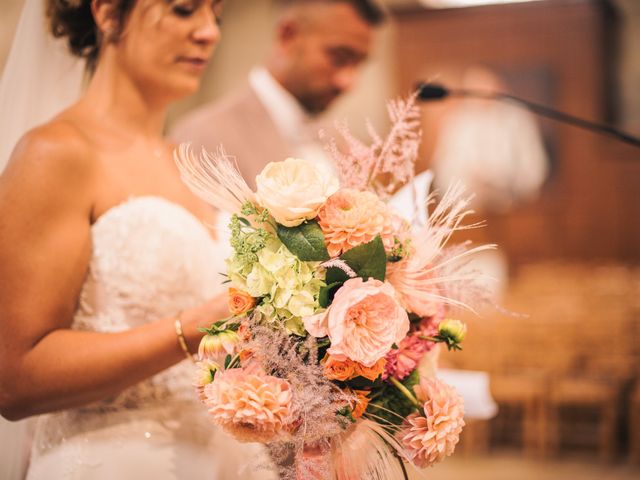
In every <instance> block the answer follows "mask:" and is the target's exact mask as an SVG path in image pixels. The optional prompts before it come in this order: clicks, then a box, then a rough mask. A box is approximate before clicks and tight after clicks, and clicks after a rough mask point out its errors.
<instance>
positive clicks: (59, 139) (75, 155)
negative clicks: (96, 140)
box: [7, 117, 95, 182]
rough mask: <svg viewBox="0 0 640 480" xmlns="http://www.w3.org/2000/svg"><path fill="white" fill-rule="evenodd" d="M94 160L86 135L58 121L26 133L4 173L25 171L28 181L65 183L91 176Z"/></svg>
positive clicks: (73, 125) (71, 123)
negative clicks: (39, 180)
mask: <svg viewBox="0 0 640 480" xmlns="http://www.w3.org/2000/svg"><path fill="white" fill-rule="evenodd" d="M94 159H95V152H94V148H93V146H92V144H91V142H90V141H89V139H88V138H87V137H86V135H84V133H83V132H82V130H81V129H80V128H78V126H77V125H75V124H74V123H73V122H71V121H69V120H67V119H65V118H64V117H62V118H55V119H53V120H52V121H50V122H48V123H45V124H43V125H40V126H38V127H36V128H34V129H32V130H30V131H29V132H27V133H26V134H25V135H24V136H23V137H22V138H21V139H20V141H19V142H18V144H17V145H16V147H15V149H14V151H13V153H12V155H11V160H10V162H9V165H8V168H7V170H8V171H11V170H13V171H17V172H20V171H25V170H28V171H29V172H30V175H29V177H30V178H34V174H36V175H37V176H42V177H44V178H46V179H47V180H56V177H60V178H59V179H60V180H62V181H64V182H67V181H69V180H72V179H80V178H81V177H83V176H84V175H91V174H92V172H93V171H95V160H94ZM70 176H71V177H72V178H69V177H70ZM85 180H86V178H85Z"/></svg>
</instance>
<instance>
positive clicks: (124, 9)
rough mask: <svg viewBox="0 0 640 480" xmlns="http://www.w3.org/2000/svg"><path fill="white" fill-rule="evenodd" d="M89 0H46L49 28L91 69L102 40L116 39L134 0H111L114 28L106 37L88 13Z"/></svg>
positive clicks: (89, 11) (90, 13)
mask: <svg viewBox="0 0 640 480" xmlns="http://www.w3.org/2000/svg"><path fill="white" fill-rule="evenodd" d="M91 1H92V0H46V2H47V6H46V8H47V18H48V20H49V28H50V30H51V33H52V35H53V36H54V37H56V38H66V39H67V43H68V45H69V49H70V50H71V52H72V53H73V54H74V55H77V56H79V57H82V58H84V59H85V60H86V62H87V68H88V69H89V70H93V69H94V67H95V64H96V61H97V59H98V53H99V52H100V45H101V43H102V41H105V40H107V41H111V40H117V39H118V38H119V36H120V35H121V34H122V30H123V28H124V24H125V20H126V18H127V15H128V14H129V12H131V8H132V7H133V4H134V2H135V1H136V0H113V12H112V15H113V18H114V20H115V22H114V24H115V25H116V28H115V30H114V31H113V32H109V38H102V35H101V34H100V31H99V30H98V26H97V25H96V22H95V20H94V18H93V13H92V12H91Z"/></svg>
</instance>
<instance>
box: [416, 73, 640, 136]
mask: <svg viewBox="0 0 640 480" xmlns="http://www.w3.org/2000/svg"><path fill="white" fill-rule="evenodd" d="M417 92H418V100H422V101H423V102H430V101H437V100H443V99H445V98H447V97H463V98H481V99H485V100H509V101H513V102H516V103H518V104H519V105H521V106H524V107H525V108H527V109H528V110H530V111H532V112H534V113H537V114H538V115H542V116H544V117H548V118H551V119H553V120H557V121H559V122H562V123H567V124H569V125H573V126H576V127H579V128H583V129H585V130H591V131H592V132H596V133H600V134H602V135H608V136H610V137H613V138H615V139H616V140H618V141H621V142H624V143H627V144H629V145H633V146H634V147H640V138H638V137H634V136H632V135H629V134H628V133H625V132H622V131H620V130H618V129H616V128H614V127H612V126H610V125H605V124H602V123H596V122H591V121H589V120H585V119H583V118H579V117H575V116H573V115H569V114H568V113H564V112H561V111H559V110H554V109H553V108H549V107H545V106H544V105H540V104H539V103H534V102H530V101H529V100H525V99H523V98H519V97H516V96H514V95H509V94H508V93H500V92H490V91H483V90H464V89H460V90H449V89H448V88H447V87H445V86H444V85H440V84H438V83H419V84H418V86H417Z"/></svg>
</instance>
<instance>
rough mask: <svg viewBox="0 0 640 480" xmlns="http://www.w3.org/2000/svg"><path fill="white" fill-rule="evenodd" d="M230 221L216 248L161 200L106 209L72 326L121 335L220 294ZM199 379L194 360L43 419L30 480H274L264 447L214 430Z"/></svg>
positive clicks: (95, 230)
mask: <svg viewBox="0 0 640 480" xmlns="http://www.w3.org/2000/svg"><path fill="white" fill-rule="evenodd" d="M226 220H227V218H224V217H222V216H219V218H218V220H217V225H216V230H217V232H218V238H217V240H213V239H212V237H211V236H210V235H209V232H208V231H207V229H206V228H205V227H204V226H203V225H202V224H201V223H200V222H199V221H198V219H197V218H195V217H194V216H193V215H192V214H191V213H190V212H189V211H188V210H186V209H185V208H183V207H182V206H180V205H177V204H174V203H171V202H169V201H167V200H165V199H163V198H161V197H152V196H149V197H133V198H131V199H130V200H128V201H126V202H124V203H122V204H120V205H118V206H116V207H114V208H112V209H110V210H109V211H107V212H106V213H105V214H104V215H102V216H101V217H100V218H99V219H98V220H97V222H96V223H95V224H94V225H93V226H92V229H91V233H92V240H93V253H92V258H91V263H90V267H89V271H88V274H87V278H86V279H85V282H84V285H83V289H82V293H81V297H80V302H79V305H78V309H77V312H76V315H75V317H74V322H73V328H74V329H79V330H92V331H99V332H119V331H123V330H127V329H130V328H133V327H136V326H138V325H142V324H145V323H148V322H152V321H153V320H156V319H158V318H163V317H167V316H171V315H175V314H176V313H177V312H179V311H180V310H183V309H185V308H188V307H191V306H195V305H198V304H200V303H201V302H203V301H205V300H207V299H210V298H211V296H212V295H214V294H215V293H218V292H220V291H221V289H222V288H223V287H222V285H221V281H222V280H223V277H222V276H221V275H220V274H221V273H222V272H224V271H225V264H224V259H225V258H226V257H227V256H228V253H229V247H228V242H227V241H226V238H224V235H225V232H226V228H225V227H226V225H225V221H226ZM52 361H55V359H52ZM194 373H195V372H194V366H193V364H191V363H190V362H189V361H187V360H185V361H184V362H182V363H180V364H178V365H176V366H174V367H172V368H170V369H168V370H166V371H164V372H162V373H160V374H158V375H156V376H154V377H152V378H150V379H148V380H146V381H144V382H141V383H139V384H137V385H135V386H133V387H130V388H128V389H126V390H124V391H123V392H121V393H120V394H119V395H117V396H115V397H113V398H110V399H107V400H104V401H100V402H97V403H94V404H91V405H87V406H86V407H83V408H77V409H73V410H66V411H62V412H59V413H54V414H49V415H43V416H41V417H40V418H39V419H38V424H37V427H36V434H35V438H34V445H33V450H32V456H31V464H30V467H29V471H28V474H27V479H28V480H44V479H46V480H58V479H65V480H66V479H73V480H76V479H78V480H79V479H82V480H128V479H140V480H146V479H151V480H178V479H180V480H181V479H185V480H186V479H189V480H200V479H202V480H205V479H207V480H235V479H267V478H269V479H271V478H275V476H274V475H273V474H272V473H270V472H269V471H268V468H267V467H268V458H267V456H266V455H265V453H264V450H263V448H262V447H261V446H258V445H253V444H240V443H237V442H235V441H234V440H233V439H232V438H231V437H230V436H228V435H227V434H225V433H223V432H222V431H220V430H219V429H218V428H216V427H214V426H213V425H211V423H210V421H209V419H208V418H207V414H206V408H205V406H204V405H202V404H201V403H200V402H199V401H198V399H197V395H196V393H195V391H194V388H193V386H192V385H191V384H192V381H193V378H194ZM91 374H92V368H91V365H86V375H91Z"/></svg>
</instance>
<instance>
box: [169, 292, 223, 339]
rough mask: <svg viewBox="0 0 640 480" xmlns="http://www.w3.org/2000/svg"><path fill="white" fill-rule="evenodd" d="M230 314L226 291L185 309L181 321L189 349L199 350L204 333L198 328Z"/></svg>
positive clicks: (205, 326) (208, 325) (209, 324)
mask: <svg viewBox="0 0 640 480" xmlns="http://www.w3.org/2000/svg"><path fill="white" fill-rule="evenodd" d="M229 315H230V313H229V307H228V306H227V293H226V292H224V293H220V294H218V295H216V296H215V297H213V298H212V299H210V300H209V301H207V302H205V303H203V304H202V305H199V306H197V307H194V308H189V309H187V310H185V311H183V312H182V314H181V315H180V321H181V322H182V331H183V333H184V337H185V339H186V340H187V345H188V346H189V351H190V352H197V351H198V345H199V344H200V339H201V338H202V336H203V335H204V334H203V333H202V332H201V331H199V330H198V329H199V328H208V327H210V326H211V324H212V323H215V322H217V321H219V320H222V319H223V318H227V317H228V316H229Z"/></svg>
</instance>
